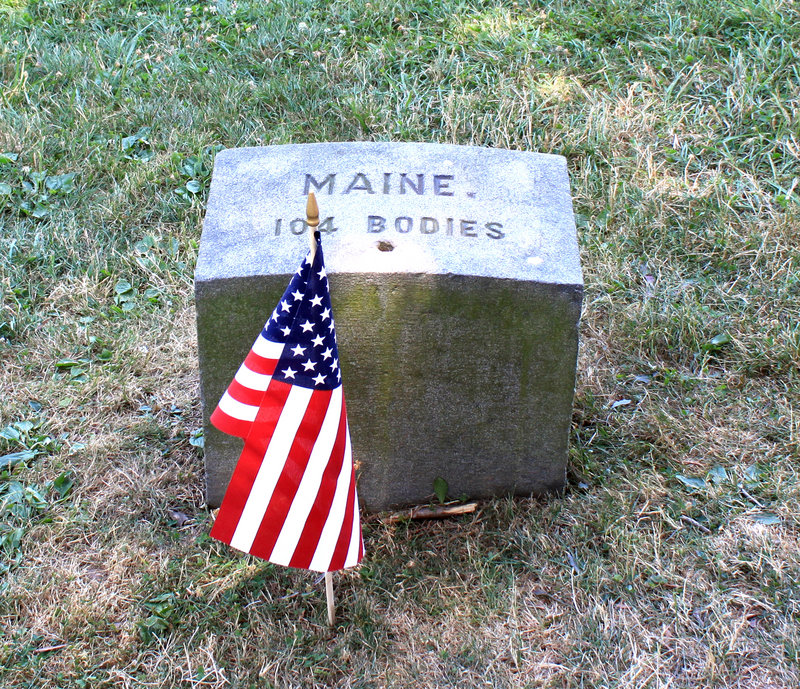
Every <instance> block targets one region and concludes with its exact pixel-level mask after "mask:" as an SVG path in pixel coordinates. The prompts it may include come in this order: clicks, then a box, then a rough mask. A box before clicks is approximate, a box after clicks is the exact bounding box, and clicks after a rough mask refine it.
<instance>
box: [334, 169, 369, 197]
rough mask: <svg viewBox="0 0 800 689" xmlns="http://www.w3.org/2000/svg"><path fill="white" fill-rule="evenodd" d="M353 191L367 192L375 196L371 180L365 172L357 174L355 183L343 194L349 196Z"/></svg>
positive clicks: (354, 179)
mask: <svg viewBox="0 0 800 689" xmlns="http://www.w3.org/2000/svg"><path fill="white" fill-rule="evenodd" d="M351 191H366V192H367V193H368V194H374V193H375V192H374V191H372V185H371V184H370V183H369V178H368V177H367V176H366V175H365V174H364V173H363V172H357V173H356V175H355V177H353V181H352V182H350V184H348V185H347V188H346V189H345V190H344V191H343V192H342V193H343V194H349V193H350V192H351Z"/></svg>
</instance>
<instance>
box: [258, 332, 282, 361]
mask: <svg viewBox="0 0 800 689" xmlns="http://www.w3.org/2000/svg"><path fill="white" fill-rule="evenodd" d="M252 349H253V351H254V352H255V353H256V354H258V356H262V357H264V358H265V359H280V358H281V354H282V353H283V342H273V341H272V340H268V339H267V338H266V337H264V336H263V335H259V336H258V337H257V338H256V341H255V342H254V343H253V348H252Z"/></svg>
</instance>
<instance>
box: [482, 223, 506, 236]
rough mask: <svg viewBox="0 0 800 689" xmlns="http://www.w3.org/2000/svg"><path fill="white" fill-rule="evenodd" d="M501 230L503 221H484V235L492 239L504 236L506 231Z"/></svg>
mask: <svg viewBox="0 0 800 689" xmlns="http://www.w3.org/2000/svg"><path fill="white" fill-rule="evenodd" d="M502 230H503V223H499V222H487V223H486V236H487V237H491V238H492V239H502V238H503V237H505V236H506V233H505V232H503V231H502Z"/></svg>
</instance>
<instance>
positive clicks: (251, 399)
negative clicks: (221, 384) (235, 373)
mask: <svg viewBox="0 0 800 689" xmlns="http://www.w3.org/2000/svg"><path fill="white" fill-rule="evenodd" d="M228 394H229V395H230V396H231V397H233V399H235V400H236V401H237V402H241V403H242V404H252V405H254V406H258V405H259V404H261V400H262V399H264V390H253V389H252V388H247V387H245V386H244V385H242V384H241V383H240V382H239V381H238V380H236V379H235V378H234V379H233V380H232V381H231V384H230V385H229V386H228Z"/></svg>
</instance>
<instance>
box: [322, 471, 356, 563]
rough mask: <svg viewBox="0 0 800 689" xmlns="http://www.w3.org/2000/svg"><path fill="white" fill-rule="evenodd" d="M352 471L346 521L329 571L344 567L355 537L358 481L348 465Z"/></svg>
mask: <svg viewBox="0 0 800 689" xmlns="http://www.w3.org/2000/svg"><path fill="white" fill-rule="evenodd" d="M348 469H349V471H350V490H349V491H347V506H346V507H345V508H344V523H343V524H342V530H341V531H340V532H339V540H338V541H337V542H336V547H335V548H334V549H333V557H332V558H331V564H330V565H329V566H328V571H331V572H335V571H336V570H337V569H342V568H344V562H345V560H346V559H347V551H348V550H350V540H351V539H352V537H353V512H354V509H355V504H356V481H355V476H353V475H352V474H353V467H352V466H350V467H348Z"/></svg>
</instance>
